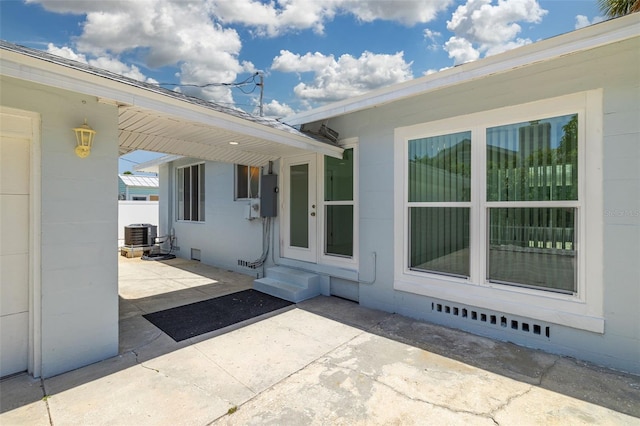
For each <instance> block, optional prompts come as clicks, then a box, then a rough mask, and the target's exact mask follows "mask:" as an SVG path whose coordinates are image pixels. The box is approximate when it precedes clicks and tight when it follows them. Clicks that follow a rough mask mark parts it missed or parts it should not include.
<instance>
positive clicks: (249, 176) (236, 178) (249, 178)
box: [233, 163, 262, 201]
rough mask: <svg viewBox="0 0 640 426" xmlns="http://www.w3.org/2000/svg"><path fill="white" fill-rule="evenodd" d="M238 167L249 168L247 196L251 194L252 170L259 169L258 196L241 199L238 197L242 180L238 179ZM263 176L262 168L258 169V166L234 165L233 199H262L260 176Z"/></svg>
mask: <svg viewBox="0 0 640 426" xmlns="http://www.w3.org/2000/svg"><path fill="white" fill-rule="evenodd" d="M238 166H242V167H246V168H247V175H248V176H247V194H250V193H251V168H256V169H258V193H257V194H252V195H254V196H253V197H239V196H238V189H239V188H238V185H239V183H240V180H239V179H238ZM261 175H262V168H261V167H258V166H249V165H247V164H239V163H237V164H234V165H233V177H234V179H233V198H234V200H236V201H243V200H255V199H257V198H260V190H261V188H260V184H261V182H260V176H261Z"/></svg>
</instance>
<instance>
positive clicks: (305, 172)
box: [289, 164, 309, 248]
mask: <svg viewBox="0 0 640 426" xmlns="http://www.w3.org/2000/svg"><path fill="white" fill-rule="evenodd" d="M289 172H290V181H291V195H290V200H289V206H290V207H289V217H290V225H289V226H290V228H289V236H290V237H289V238H290V241H289V245H290V246H292V247H303V248H309V165H308V164H297V165H295V166H291V168H290V169H289Z"/></svg>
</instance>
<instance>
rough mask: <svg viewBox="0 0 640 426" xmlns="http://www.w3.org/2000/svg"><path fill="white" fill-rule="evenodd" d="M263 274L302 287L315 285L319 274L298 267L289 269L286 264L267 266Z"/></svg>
mask: <svg viewBox="0 0 640 426" xmlns="http://www.w3.org/2000/svg"><path fill="white" fill-rule="evenodd" d="M265 276H267V277H269V278H272V279H274V280H277V281H282V282H285V283H290V284H296V285H300V286H302V287H308V286H309V285H312V286H313V285H316V283H319V282H320V276H319V275H316V274H314V273H311V272H305V271H301V270H299V269H291V268H287V267H286V266H273V267H271V268H267V270H266V273H265Z"/></svg>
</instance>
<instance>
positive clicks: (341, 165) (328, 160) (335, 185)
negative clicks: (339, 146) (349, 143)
mask: <svg viewBox="0 0 640 426" xmlns="http://www.w3.org/2000/svg"><path fill="white" fill-rule="evenodd" d="M324 200H325V201H350V200H353V148H351V149H345V150H344V153H343V156H342V159H337V158H333V157H326V156H325V157H324Z"/></svg>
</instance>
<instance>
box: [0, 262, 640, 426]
mask: <svg viewBox="0 0 640 426" xmlns="http://www.w3.org/2000/svg"><path fill="white" fill-rule="evenodd" d="M120 264H121V265H124V267H123V268H122V269H121V271H122V273H123V276H124V278H123V280H122V281H123V285H124V286H126V289H127V291H128V293H127V291H124V292H123V293H122V294H120V297H121V300H120V306H121V312H120V338H121V342H120V349H121V353H120V355H119V356H117V357H113V358H110V359H108V360H105V361H102V362H100V363H96V364H93V365H90V366H87V367H84V368H81V369H78V370H75V371H72V372H69V373H65V374H62V375H60V376H57V377H52V378H49V379H46V380H43V381H40V380H34V379H30V378H29V377H28V376H27V375H21V376H17V377H13V378H9V379H4V380H2V381H1V382H0V396H1V397H2V398H1V401H2V403H1V405H0V408H1V410H0V424H3V425H4V424H34V425H40V424H42V425H51V424H54V425H87V424H91V425H113V424H118V425H120V424H127V425H128V424H136V425H154V426H155V425H165V424H166V425H180V424H188V425H211V424H228V425H237V424H243V425H244V424H273V425H296V426H297V425H300V424H310V425H321V424H322V425H324V424H344V425H378V424H380V425H382V424H384V425H388V424H398V425H405V424H406V425H412V424H415V425H423V424H465V425H467V424H474V425H476V424H479V425H485V424H486V425H495V424H518V425H521V424H536V425H537V424H545V425H546V424H558V425H565V424H571V425H574V424H604V425H608V424H611V425H613V424H615V425H639V426H640V377H638V376H632V375H628V374H624V373H620V372H615V371H612V370H608V369H604V368H600V367H596V366H593V365H591V364H587V363H582V362H578V361H576V360H574V359H571V358H563V357H559V356H556V355H551V354H548V353H545V352H542V351H535V350H530V349H527V348H523V347H519V346H516V345H513V344H509V343H503V342H496V341H493V340H491V339H487V338H483V337H479V336H475V335H471V334H468V333H465V332H462V331H458V330H452V329H447V328H444V327H440V326H436V325H433V324H427V323H423V322H419V321H415V320H412V319H410V318H406V317H402V316H400V315H394V314H389V313H384V312H380V311H375V310H372V309H367V308H363V307H361V306H359V305H357V304H355V303H352V302H349V301H345V300H342V299H337V298H333V297H318V298H315V299H312V300H309V301H305V302H302V303H299V304H297V305H295V306H293V307H292V308H291V309H289V310H282V311H279V312H276V313H274V314H273V315H271V316H265V317H263V318H260V319H258V320H254V321H253V322H247V323H243V324H241V325H238V326H236V327H232V328H228V329H225V330H223V331H221V332H219V333H210V334H207V335H203V336H199V337H198V338H194V339H188V340H185V341H182V342H179V343H177V342H175V341H173V339H171V338H170V337H169V336H167V335H166V334H164V333H163V332H161V331H160V330H159V329H157V328H156V327H155V326H153V325H152V324H151V323H149V322H148V321H146V320H145V319H144V318H143V317H142V314H143V313H145V312H147V311H155V310H160V309H161V308H162V307H163V306H168V305H173V306H178V305H183V304H186V303H191V301H193V300H194V298H200V297H202V299H206V298H208V297H211V295H212V294H215V295H219V294H220V293H219V292H220V291H223V292H224V291H226V290H228V289H230V288H233V289H237V290H243V289H245V288H249V287H250V283H251V279H252V278H251V277H247V276H241V275H238V274H233V273H231V272H229V271H224V270H220V269H216V268H209V267H207V266H206V265H202V264H200V263H198V262H192V261H186V260H183V259H176V260H175V262H174V263H172V262H171V261H168V262H143V261H140V260H139V259H126V258H122V259H120ZM172 265H173V266H172ZM172 268H176V269H178V270H177V271H173V270H172ZM197 274H202V277H206V280H211V281H212V282H213V281H216V284H211V285H209V284H207V285H204V286H198V285H197V284H200V283H202V282H204V281H205V279H202V280H200V279H198V278H194V275H197ZM166 277H172V278H170V279H167V278H166ZM156 279H157V280H159V281H158V282H157V283H153V281H154V280H156ZM136 280H137V281H136ZM234 280H235V281H234ZM150 283H152V284H151V285H150V287H149V288H144V287H145V285H147V284H150ZM192 284H193V285H195V286H191V285H192ZM138 287H139V288H138ZM162 287H170V289H171V290H170V291H168V292H167V293H160V294H158V293H157V291H158V290H160V289H161V288H162ZM198 292H199V294H197V293H198ZM134 294H135V295H137V296H132V295H134ZM224 294H227V292H225V293H224ZM45 395H46V396H45Z"/></svg>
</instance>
